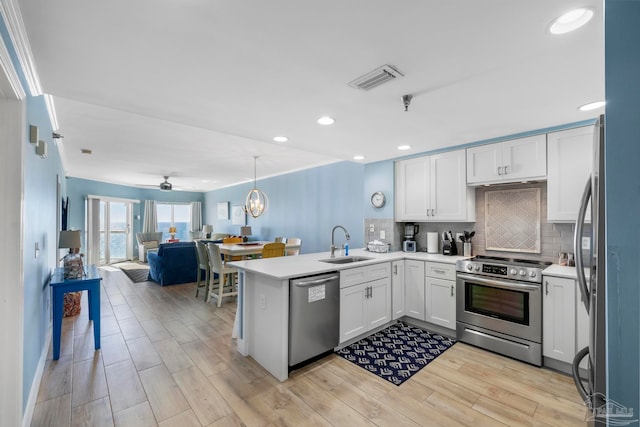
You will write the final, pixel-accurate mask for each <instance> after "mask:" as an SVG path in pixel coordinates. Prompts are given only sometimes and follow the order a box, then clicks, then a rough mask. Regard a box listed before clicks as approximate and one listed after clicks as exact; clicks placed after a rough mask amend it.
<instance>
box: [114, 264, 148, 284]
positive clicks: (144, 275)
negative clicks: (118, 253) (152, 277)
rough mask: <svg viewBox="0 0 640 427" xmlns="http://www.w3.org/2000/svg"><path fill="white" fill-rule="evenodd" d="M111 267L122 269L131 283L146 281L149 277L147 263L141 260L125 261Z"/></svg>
mask: <svg viewBox="0 0 640 427" xmlns="http://www.w3.org/2000/svg"><path fill="white" fill-rule="evenodd" d="M112 267H118V268H119V269H120V270H122V272H123V273H124V274H126V275H127V277H128V278H129V279H131V281H132V282H133V283H140V282H146V281H147V280H148V277H149V265H148V264H144V263H142V262H132V261H125V262H119V263H117V264H113V265H112Z"/></svg>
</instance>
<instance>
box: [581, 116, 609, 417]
mask: <svg viewBox="0 0 640 427" xmlns="http://www.w3.org/2000/svg"><path fill="white" fill-rule="evenodd" d="M593 150H594V156H593V159H594V165H593V171H592V173H591V177H590V178H589V180H588V181H587V184H586V187H585V190H584V193H583V195H582V201H581V203H580V210H579V212H578V220H577V221H576V227H575V235H574V253H575V254H576V273H577V276H578V288H579V289H580V293H581V295H582V302H583V304H584V308H585V309H586V310H587V312H588V313H589V346H588V347H585V348H583V349H582V350H580V351H578V354H576V356H575V358H574V360H573V367H572V371H573V380H574V382H575V383H576V387H577V388H578V392H579V393H580V395H581V397H582V399H583V400H584V402H585V404H586V405H587V407H588V408H589V409H590V410H591V411H592V416H589V417H588V424H589V425H597V426H601V425H602V426H604V425H606V423H607V420H606V416H607V411H606V410H605V411H604V412H601V411H600V410H601V409H602V408H605V409H606V407H607V402H606V396H605V393H606V379H607V377H606V363H607V361H606V341H605V338H606V323H605V322H606V317H605V316H606V301H605V286H606V283H605V267H606V264H605V259H604V255H605V235H604V230H605V228H604V227H605V209H604V116H600V118H599V119H598V121H597V123H596V126H595V134H594V145H593ZM589 200H591V225H590V227H591V233H589V234H590V236H591V238H592V241H591V249H590V251H589V257H588V258H587V259H585V256H584V253H583V251H582V235H583V232H584V229H585V216H586V212H587V208H588V206H589ZM585 261H589V265H587V264H586V263H585ZM585 267H589V276H590V280H589V281H588V282H587V278H586V275H585V271H584V270H585ZM587 356H588V364H587V366H588V375H587V378H586V380H585V381H583V380H581V379H580V372H579V371H580V369H579V365H580V363H581V361H582V360H583V359H584V358H586V357H587Z"/></svg>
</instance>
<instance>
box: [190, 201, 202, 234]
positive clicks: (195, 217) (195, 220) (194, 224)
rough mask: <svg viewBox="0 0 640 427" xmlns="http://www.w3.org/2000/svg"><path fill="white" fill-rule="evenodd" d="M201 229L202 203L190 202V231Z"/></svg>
mask: <svg viewBox="0 0 640 427" xmlns="http://www.w3.org/2000/svg"><path fill="white" fill-rule="evenodd" d="M201 230H202V203H200V202H191V231H201Z"/></svg>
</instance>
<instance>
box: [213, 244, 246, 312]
mask: <svg viewBox="0 0 640 427" xmlns="http://www.w3.org/2000/svg"><path fill="white" fill-rule="evenodd" d="M207 252H208V254H209V269H210V270H211V273H210V275H209V277H210V278H211V286H210V287H209V294H208V295H207V302H209V301H210V300H211V297H214V298H216V299H217V300H218V307H220V306H221V305H222V298H224V297H232V296H235V295H238V291H237V290H236V279H235V277H234V276H235V275H236V274H237V273H238V269H236V268H233V267H227V266H226V265H225V264H223V263H222V257H221V256H220V248H219V247H218V245H216V244H215V243H207ZM216 274H217V275H218V289H217V292H216V287H215V276H216ZM225 288H227V291H225Z"/></svg>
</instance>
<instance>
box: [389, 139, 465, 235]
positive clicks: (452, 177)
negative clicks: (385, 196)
mask: <svg viewBox="0 0 640 427" xmlns="http://www.w3.org/2000/svg"><path fill="white" fill-rule="evenodd" d="M395 196H396V197H395V208H396V209H395V216H396V220H397V221H440V222H443V221H465V222H472V221H475V190H474V189H472V188H468V187H467V185H466V155H465V151H464V150H455V151H448V152H445V153H440V154H434V155H432V156H425V157H417V158H414V159H409V160H400V161H397V162H396V191H395Z"/></svg>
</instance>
